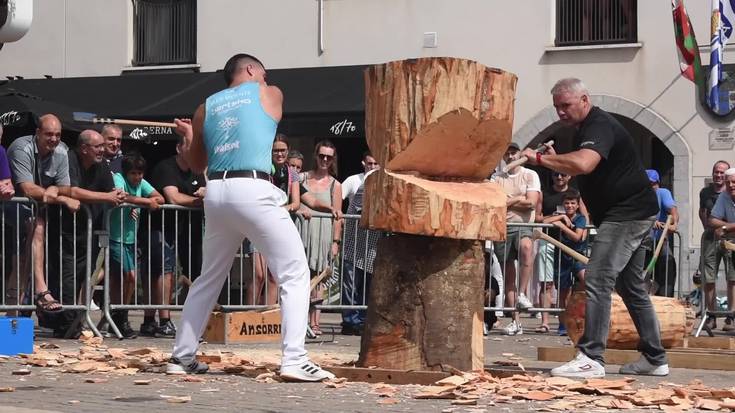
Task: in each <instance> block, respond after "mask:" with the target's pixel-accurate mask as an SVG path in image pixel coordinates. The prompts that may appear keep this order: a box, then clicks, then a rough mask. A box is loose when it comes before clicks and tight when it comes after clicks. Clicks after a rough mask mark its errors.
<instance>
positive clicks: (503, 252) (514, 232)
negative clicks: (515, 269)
mask: <svg viewBox="0 0 735 413" xmlns="http://www.w3.org/2000/svg"><path fill="white" fill-rule="evenodd" d="M531 234H532V233H531V228H529V227H508V232H507V234H506V237H505V241H500V242H494V243H493V248H494V250H495V256H496V257H497V258H498V262H500V264H501V265H500V266H501V267H502V266H503V264H504V263H506V262H510V261H513V260H517V259H518V243H519V242H520V240H521V239H523V238H531Z"/></svg>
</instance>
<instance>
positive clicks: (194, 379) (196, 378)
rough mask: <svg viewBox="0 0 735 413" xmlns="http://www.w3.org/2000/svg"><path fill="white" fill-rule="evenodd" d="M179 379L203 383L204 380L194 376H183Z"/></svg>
mask: <svg viewBox="0 0 735 413" xmlns="http://www.w3.org/2000/svg"><path fill="white" fill-rule="evenodd" d="M181 381H184V382H188V383H204V382H205V381H206V380H205V379H203V378H201V377H196V376H184V377H182V378H181Z"/></svg>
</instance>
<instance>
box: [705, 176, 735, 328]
mask: <svg viewBox="0 0 735 413" xmlns="http://www.w3.org/2000/svg"><path fill="white" fill-rule="evenodd" d="M728 169H730V164H729V163H728V162H727V161H717V162H715V164H714V165H713V166H712V183H711V184H709V185H707V186H706V187H704V188H702V190H701V191H699V220H700V221H701V222H702V226H703V227H704V232H702V238H701V249H700V255H699V271H700V273H701V274H702V278H703V286H704V301H705V303H706V306H707V310H709V311H712V310H714V305H715V281H716V280H717V273H718V272H719V270H720V261H722V260H724V258H725V256H724V255H723V252H724V251H722V249H720V248H719V245H718V243H719V240H717V239H716V238H715V229H714V228H712V227H711V226H710V224H709V218H710V213H711V212H712V208H714V206H715V203H716V202H717V198H718V197H719V196H720V194H721V193H722V192H723V191H725V171H727V170H728ZM725 272H726V274H725V275H726V280H727V281H728V283H730V282H735V268H733V266H732V265H726V266H725ZM705 322H706V323H707V327H708V328H709V329H714V328H717V318H716V317H715V316H710V317H707V320H706V321H705ZM734 328H735V326H733V322H732V319H731V318H726V319H725V325H724V326H722V329H723V330H725V331H731V330H733V329H734Z"/></svg>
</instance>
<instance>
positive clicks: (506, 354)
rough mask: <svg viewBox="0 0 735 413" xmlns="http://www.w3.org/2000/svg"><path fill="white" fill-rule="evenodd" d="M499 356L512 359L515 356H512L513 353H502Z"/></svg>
mask: <svg viewBox="0 0 735 413" xmlns="http://www.w3.org/2000/svg"><path fill="white" fill-rule="evenodd" d="M501 356H503V357H513V356H515V354H513V353H502V354H501Z"/></svg>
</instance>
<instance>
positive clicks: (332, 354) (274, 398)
mask: <svg viewBox="0 0 735 413" xmlns="http://www.w3.org/2000/svg"><path fill="white" fill-rule="evenodd" d="M324 318H325V321H327V322H323V325H327V326H328V327H327V328H326V329H325V330H329V329H330V328H332V327H333V328H335V329H337V322H338V319H337V318H336V317H335V316H334V315H325V317H324ZM137 323H138V320H137V319H136V320H134V323H133V326H134V327H137V325H138V324H137ZM525 323H526V325H527V328H528V330H529V332H528V333H526V334H525V335H522V336H516V337H505V336H501V335H499V333H498V332H493V333H492V334H491V335H490V336H489V337H488V338H487V339H486V340H485V355H486V364H488V365H491V364H492V363H493V362H494V361H496V360H501V359H505V357H504V356H501V353H509V352H512V353H514V354H516V355H518V356H520V357H522V358H523V361H521V363H522V364H523V365H524V366H525V367H526V368H527V369H529V370H544V369H548V368H550V367H552V366H554V365H555V364H556V363H543V362H537V361H535V357H536V347H538V346H540V345H544V346H554V345H563V344H564V343H566V342H567V339H566V338H565V337H558V336H554V335H539V334H535V333H532V332H531V331H532V330H533V327H535V326H536V324H537V323H538V322H537V320H535V319H526V320H525ZM40 342H47V343H54V344H56V345H58V346H60V347H61V348H60V349H58V350H53V351H59V352H71V353H76V352H78V351H79V348H80V343H78V342H76V341H72V340H55V339H51V338H46V337H38V338H37V344H38V343H40ZM103 345H106V346H109V347H121V348H139V347H156V348H158V349H160V350H162V351H165V352H167V351H170V347H171V345H172V340H169V339H148V338H138V339H135V340H125V341H118V340H114V339H106V340H105V341H104V343H103ZM225 348H226V349H227V350H231V351H235V352H247V353H248V354H249V356H250V357H251V358H252V359H261V358H262V359H268V360H277V359H278V354H279V346H278V344H276V343H274V344H256V345H231V346H227V347H225V346H221V345H211V344H207V345H205V346H203V350H205V351H212V350H216V349H222V350H224V349H225ZM307 348H308V350H309V351H310V353H311V355H312V357H314V358H315V359H316V360H317V361H322V362H323V363H324V364H326V363H325V362H324V360H327V361H330V360H331V361H332V362H347V361H350V360H355V359H356V358H357V353H358V351H359V337H354V336H349V337H345V336H341V335H336V336H334V339H333V340H332V337H331V335H329V334H326V332H325V335H324V336H322V339H321V340H313V341H311V342H310V343H309V344H308V347H307ZM20 368H28V369H30V371H31V373H30V374H29V375H26V376H17V375H12V372H13V370H17V369H20ZM607 371H608V373H609V376H608V378H613V379H614V378H620V377H621V376H618V375H617V374H614V373H615V372H616V371H617V366H608V368H607ZM90 378H99V379H106V380H107V381H106V382H100V383H87V382H85V381H86V380H88V379H90ZM203 378H204V381H203V382H185V381H183V380H182V378H181V377H172V376H166V375H163V374H156V373H137V374H134V375H118V374H112V373H81V374H72V373H65V372H63V371H62V369H60V368H58V367H57V368H48V367H30V366H23V365H21V364H20V363H19V361H18V360H17V359H12V358H11V359H9V360H7V361H4V362H3V363H0V388H2V387H14V388H15V391H14V392H3V393H0V413H9V412H14V413H15V412H17V413H30V412H50V411H54V412H55V411H59V412H105V411H108V412H112V411H115V412H128V411H130V412H132V411H135V412H140V411H145V410H146V409H151V410H155V411H161V410H164V409H165V410H166V411H171V412H193V411H198V412H201V411H205V410H209V411H250V412H280V411H296V412H325V411H330V412H370V411H377V410H381V411H397V412H398V411H400V412H405V411H416V412H419V411H420V412H426V411H453V412H480V411H483V410H487V411H490V410H501V411H528V410H530V409H533V408H540V407H543V403H542V402H533V403H528V402H520V401H518V402H514V403H507V404H498V405H490V404H489V401H488V400H484V399H480V400H479V401H478V404H477V406H454V405H452V404H451V400H418V399H414V398H412V396H413V394H415V393H416V392H417V390H418V388H419V386H396V387H397V388H398V394H397V395H396V396H395V397H394V398H395V399H397V400H398V403H396V404H379V402H381V401H384V398H381V397H379V396H378V395H376V394H372V393H371V391H372V390H373V385H371V384H366V383H348V384H347V385H346V386H345V387H341V388H328V387H327V386H325V385H324V384H322V383H310V384H300V383H279V382H275V383H261V382H257V381H256V380H255V379H253V378H248V377H243V376H236V375H229V374H224V373H215V374H208V375H206V376H203ZM693 379H701V380H702V381H703V382H704V383H705V384H706V385H710V386H714V387H721V388H730V387H731V386H732V372H720V371H717V372H713V371H704V370H683V369H673V370H672V374H671V375H670V376H669V377H668V378H666V381H669V382H674V383H682V384H683V383H688V382H690V381H691V380H693ZM135 380H150V383H149V384H147V385H136V384H135V383H134V381H135ZM658 382H659V380H658V379H655V378H642V379H640V380H639V381H638V382H637V383H636V384H638V383H640V384H643V385H646V386H654V385H656V384H657V383H658ZM172 396H173V397H180V396H189V397H191V400H190V401H188V402H185V403H173V402H172V401H173V400H169V399H171V398H172ZM174 400H175V399H174Z"/></svg>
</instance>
